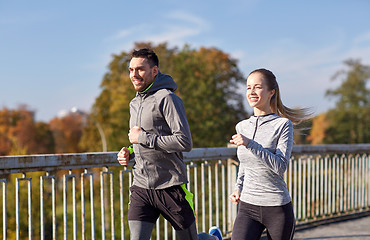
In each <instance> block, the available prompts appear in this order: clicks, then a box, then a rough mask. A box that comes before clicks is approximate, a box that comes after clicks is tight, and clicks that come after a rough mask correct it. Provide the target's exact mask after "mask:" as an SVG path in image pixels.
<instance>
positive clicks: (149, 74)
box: [128, 58, 158, 92]
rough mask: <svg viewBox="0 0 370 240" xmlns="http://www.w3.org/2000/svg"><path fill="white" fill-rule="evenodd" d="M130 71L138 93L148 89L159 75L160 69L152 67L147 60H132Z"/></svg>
mask: <svg viewBox="0 0 370 240" xmlns="http://www.w3.org/2000/svg"><path fill="white" fill-rule="evenodd" d="M128 70H129V71H130V79H131V82H132V85H134V88H135V90H136V91H137V92H142V91H144V90H145V89H147V88H148V87H149V85H150V84H152V82H153V81H154V78H155V76H157V74H158V67H157V66H153V67H150V64H149V62H148V60H147V59H146V58H132V59H131V61H130V66H129V68H128Z"/></svg>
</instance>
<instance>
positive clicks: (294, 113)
mask: <svg viewBox="0 0 370 240" xmlns="http://www.w3.org/2000/svg"><path fill="white" fill-rule="evenodd" d="M252 73H260V74H262V75H263V78H264V79H265V82H266V84H267V87H268V89H269V90H275V94H274V95H273V96H272V97H271V100H270V109H271V111H272V112H273V113H276V114H277V115H279V116H281V117H285V118H288V119H289V120H290V121H292V122H293V124H298V123H300V122H302V121H306V120H308V119H310V118H311V115H312V114H311V113H310V112H309V108H289V107H287V106H284V104H283V102H282V101H281V98H280V90H279V85H278V83H277V81H276V77H275V75H274V74H273V73H272V72H271V71H270V70H267V69H264V68H260V69H256V70H254V71H252V72H251V73H250V74H249V75H251V74H252Z"/></svg>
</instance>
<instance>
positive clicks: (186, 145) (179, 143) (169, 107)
mask: <svg viewBox="0 0 370 240" xmlns="http://www.w3.org/2000/svg"><path fill="white" fill-rule="evenodd" d="M161 106H162V112H163V117H164V118H165V120H166V122H167V124H168V127H169V128H170V131H171V134H169V135H161V136H159V135H156V134H153V133H149V132H146V131H142V132H141V133H140V134H139V143H143V144H145V145H146V146H148V147H149V148H155V149H157V150H161V151H164V152H168V153H171V152H189V151H190V150H191V149H192V147H193V142H192V138H191V133H190V127H189V123H188V120H187V118H186V114H185V108H184V104H183V102H182V100H181V99H180V98H179V97H178V96H176V95H175V94H169V95H167V96H166V97H165V98H163V102H162V104H161Z"/></svg>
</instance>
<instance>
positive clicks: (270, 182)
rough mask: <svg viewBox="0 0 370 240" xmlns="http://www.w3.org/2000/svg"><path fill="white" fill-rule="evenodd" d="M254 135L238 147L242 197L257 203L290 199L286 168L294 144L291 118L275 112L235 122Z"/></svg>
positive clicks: (281, 202) (240, 130) (243, 131)
mask: <svg viewBox="0 0 370 240" xmlns="http://www.w3.org/2000/svg"><path fill="white" fill-rule="evenodd" d="M236 132H237V133H241V134H242V135H244V136H246V137H248V138H249V139H251V140H250V141H249V143H248V145H247V146H240V147H238V150H237V155H238V159H239V161H240V166H239V172H238V178H237V183H236V189H239V190H240V192H241V196H240V200H241V201H243V202H246V203H250V204H253V205H258V206H282V205H285V204H287V203H289V202H290V201H291V198H290V195H289V192H288V189H287V186H286V183H285V181H284V172H285V171H286V169H287V167H288V163H289V159H290V154H291V152H292V148H293V138H294V136H293V135H294V130H293V124H292V122H291V121H290V120H289V119H287V118H283V117H280V116H278V115H276V114H268V115H265V116H252V117H250V118H249V119H246V120H243V121H241V122H239V123H238V124H237V125H236Z"/></svg>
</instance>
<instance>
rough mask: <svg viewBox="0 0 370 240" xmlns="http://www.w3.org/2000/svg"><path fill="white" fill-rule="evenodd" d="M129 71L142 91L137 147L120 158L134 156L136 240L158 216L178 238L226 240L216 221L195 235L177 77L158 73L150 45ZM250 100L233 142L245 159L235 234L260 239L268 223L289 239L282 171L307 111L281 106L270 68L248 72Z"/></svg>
mask: <svg viewBox="0 0 370 240" xmlns="http://www.w3.org/2000/svg"><path fill="white" fill-rule="evenodd" d="M129 73H130V79H131V82H132V84H133V86H134V88H135V90H136V91H137V94H136V96H135V98H133V99H132V101H131V102H130V131H129V134H128V137H129V140H130V142H131V143H132V145H131V146H130V147H123V148H122V149H121V150H120V151H119V153H118V155H117V156H118V158H117V159H118V161H119V163H120V164H121V165H127V164H128V162H129V160H130V159H132V158H135V164H134V166H133V170H132V171H133V175H134V180H133V184H132V186H131V187H130V191H131V195H130V204H129V210H128V222H129V228H130V238H131V240H149V239H150V238H151V234H152V230H153V228H154V225H155V222H156V221H157V219H158V218H159V216H160V214H162V216H163V217H164V218H165V219H167V220H168V221H169V222H170V223H171V224H172V226H173V228H174V229H175V231H176V236H177V238H178V239H179V240H183V239H184V240H196V239H203V240H204V239H215V240H222V233H221V231H220V229H219V228H217V227H212V228H211V229H210V232H209V234H207V233H199V234H197V229H196V224H195V217H194V212H193V206H192V194H191V193H190V192H189V191H188V190H187V189H186V183H187V182H188V181H187V175H186V166H185V163H184V161H183V155H182V152H186V151H190V150H191V148H192V138H191V134H190V128H189V124H188V121H187V118H186V115H185V110H184V104H183V102H182V100H181V99H180V98H179V97H178V96H177V95H176V94H175V93H174V91H175V90H176V88H177V85H176V83H175V82H174V80H173V79H172V77H171V76H169V75H165V74H162V73H161V72H160V70H159V60H158V57H157V55H156V54H155V53H154V52H153V51H152V50H150V49H146V48H144V49H140V50H135V51H133V52H132V55H131V60H130V63H129ZM247 99H248V101H249V104H250V105H251V106H252V107H253V108H254V116H252V117H251V118H250V119H248V120H244V121H241V122H240V123H238V124H237V126H236V132H237V134H236V135H234V136H232V139H231V140H230V142H231V143H234V144H236V145H237V146H238V150H237V153H238V158H239V160H240V170H239V173H238V179H237V185H236V189H235V191H234V193H233V194H232V195H231V196H230V199H231V201H233V202H235V203H239V212H238V215H237V218H236V220H235V224H234V228H233V232H232V239H235V240H241V239H243V240H244V239H259V238H260V236H261V234H262V231H263V230H264V229H265V228H267V232H268V237H269V239H273V240H275V239H276V240H278V239H281V240H284V239H292V237H293V232H294V214H293V210H292V204H291V200H290V197H289V193H288V191H287V188H286V184H285V182H284V180H283V173H284V171H285V170H286V167H287V165H288V161H289V158H290V153H291V150H292V144H293V126H292V121H293V122H298V121H300V120H302V119H303V118H304V117H305V116H306V113H305V110H304V109H294V110H293V109H290V108H287V107H285V106H284V105H282V103H281V100H280V96H279V88H278V85H277V83H276V79H275V76H274V75H273V74H272V73H271V72H270V71H268V70H265V69H259V70H256V71H254V72H252V73H251V74H250V75H249V76H248V79H247ZM281 116H283V117H281ZM289 119H290V120H289ZM244 183H246V185H244ZM247 183H248V185H247ZM261 213H262V214H261ZM265 214H266V215H265Z"/></svg>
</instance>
